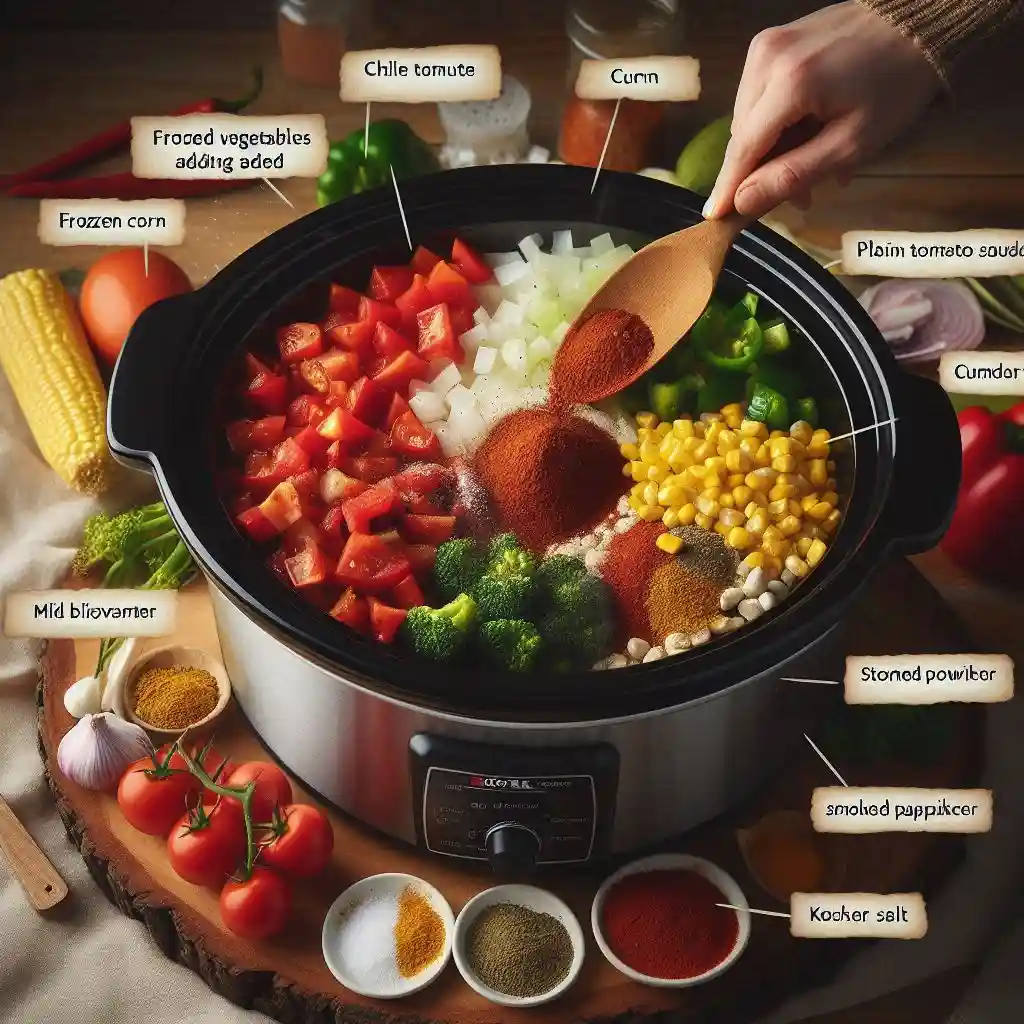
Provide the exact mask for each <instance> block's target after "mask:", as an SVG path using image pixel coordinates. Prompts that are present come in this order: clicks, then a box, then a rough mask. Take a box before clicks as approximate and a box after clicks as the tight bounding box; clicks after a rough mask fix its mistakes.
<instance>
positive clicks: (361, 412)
mask: <svg viewBox="0 0 1024 1024" xmlns="http://www.w3.org/2000/svg"><path fill="white" fill-rule="evenodd" d="M346 404H347V405H348V408H349V411H350V412H351V413H352V415H353V416H355V418H356V419H358V420H362V421H363V423H368V424H369V425H370V426H371V427H377V426H380V424H381V423H382V422H383V420H384V417H385V416H386V415H387V412H388V406H389V405H390V404H391V394H390V392H389V391H387V389H385V388H382V387H381V386H380V385H379V384H375V383H374V382H373V381H372V380H370V379H369V378H368V377H360V378H359V380H357V381H356V382H355V384H353V385H352V387H351V388H349V391H348V399H347V402H346Z"/></svg>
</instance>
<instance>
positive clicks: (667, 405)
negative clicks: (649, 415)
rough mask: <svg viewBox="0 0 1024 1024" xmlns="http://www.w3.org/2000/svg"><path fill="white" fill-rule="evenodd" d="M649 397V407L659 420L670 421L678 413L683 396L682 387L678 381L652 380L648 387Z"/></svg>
mask: <svg viewBox="0 0 1024 1024" xmlns="http://www.w3.org/2000/svg"><path fill="white" fill-rule="evenodd" d="M648 391H649V394H650V399H651V405H650V409H651V412H653V413H654V415H655V416H657V417H658V419H659V420H666V421H667V422H669V423H671V422H672V421H673V420H674V419H676V417H678V415H679V404H680V400H681V399H682V397H683V389H682V388H681V387H680V386H679V382H678V381H664V382H657V381H652V382H651V385H650V388H649V389H648Z"/></svg>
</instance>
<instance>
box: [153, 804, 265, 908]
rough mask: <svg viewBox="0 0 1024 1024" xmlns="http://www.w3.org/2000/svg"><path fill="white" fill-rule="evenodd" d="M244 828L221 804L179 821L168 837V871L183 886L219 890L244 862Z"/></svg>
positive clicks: (205, 807) (191, 813)
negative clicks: (169, 864) (201, 886)
mask: <svg viewBox="0 0 1024 1024" xmlns="http://www.w3.org/2000/svg"><path fill="white" fill-rule="evenodd" d="M245 850H246V842H245V825H244V823H243V822H242V820H241V819H240V818H239V816H238V815H237V814H235V813H234V812H232V811H231V810H229V809H226V808H225V807H224V806H223V804H214V805H212V806H207V805H205V804H204V805H203V806H201V807H197V808H196V809H195V810H194V811H192V812H190V813H189V814H186V815H185V816H184V817H182V818H181V819H180V820H179V821H178V823H177V824H176V825H174V826H173V827H172V828H171V834H170V835H169V836H168V837H167V856H168V859H169V860H170V862H171V867H172V868H174V871H175V873H176V874H177V875H179V876H180V877H181V878H184V879H185V881H186V882H191V883H192V884H193V885H204V886H206V887H207V888H209V889H219V888H220V887H221V886H222V885H223V884H224V882H225V881H226V880H227V879H228V878H229V877H230V875H231V874H232V872H234V871H235V870H236V869H237V868H238V866H239V865H240V864H241V863H242V862H243V861H244V860H245Z"/></svg>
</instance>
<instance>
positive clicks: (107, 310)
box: [78, 249, 192, 366]
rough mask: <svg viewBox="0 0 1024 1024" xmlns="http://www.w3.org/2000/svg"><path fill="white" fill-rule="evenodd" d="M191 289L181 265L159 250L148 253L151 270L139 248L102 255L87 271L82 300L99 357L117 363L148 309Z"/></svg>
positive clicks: (91, 337) (84, 316)
mask: <svg viewBox="0 0 1024 1024" xmlns="http://www.w3.org/2000/svg"><path fill="white" fill-rule="evenodd" d="M191 289H192V284H191V282H190V281H189V279H188V277H187V275H186V274H185V272H184V271H183V270H182V269H181V267H179V266H178V264H177V263H175V262H174V261H173V260H170V259H168V258H167V257H166V256H162V255H161V254H160V253H158V252H151V253H150V254H149V273H148V274H147V272H146V261H145V256H144V253H143V251H142V250H141V249H120V250H118V251H117V252H112V253H108V254H107V255H106V256H101V257H100V258H99V259H98V260H97V261H96V262H95V263H94V264H93V265H92V267H90V268H89V271H88V273H86V275H85V280H84V281H83V282H82V291H81V294H80V296H79V300H78V304H79V309H80V312H81V314H82V322H83V323H84V324H85V330H86V332H87V333H88V335H89V338H90V340H91V341H92V343H93V345H94V347H95V348H96V351H97V352H98V353H99V356H100V358H101V359H102V360H103V361H104V362H105V363H107V364H108V365H110V366H113V365H114V363H115V362H116V361H117V356H118V354H119V353H120V351H121V346H122V345H123V344H124V340H125V338H127V337H128V332H129V331H130V330H131V329H132V326H133V325H134V324H135V321H136V320H137V319H138V318H139V314H140V313H142V311H143V310H144V309H148V308H149V307H150V306H152V305H153V303H154V302H159V301H160V300H161V299H167V298H170V297H171V296H172V295H181V294H182V293H183V292H187V291H191Z"/></svg>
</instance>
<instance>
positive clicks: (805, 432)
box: [789, 420, 814, 448]
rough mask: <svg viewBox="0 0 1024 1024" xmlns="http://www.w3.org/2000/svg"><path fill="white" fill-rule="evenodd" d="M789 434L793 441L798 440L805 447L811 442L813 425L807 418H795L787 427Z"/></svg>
mask: <svg viewBox="0 0 1024 1024" xmlns="http://www.w3.org/2000/svg"><path fill="white" fill-rule="evenodd" d="M789 436H790V437H791V438H793V440H794V441H799V442H800V444H802V445H803V446H804V447H805V448H806V447H807V445H809V444H810V443H811V438H812V437H813V436H814V427H812V426H811V425H810V423H808V422H807V420H797V421H796V423H794V424H793V425H792V426H791V427H790V428H789Z"/></svg>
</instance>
